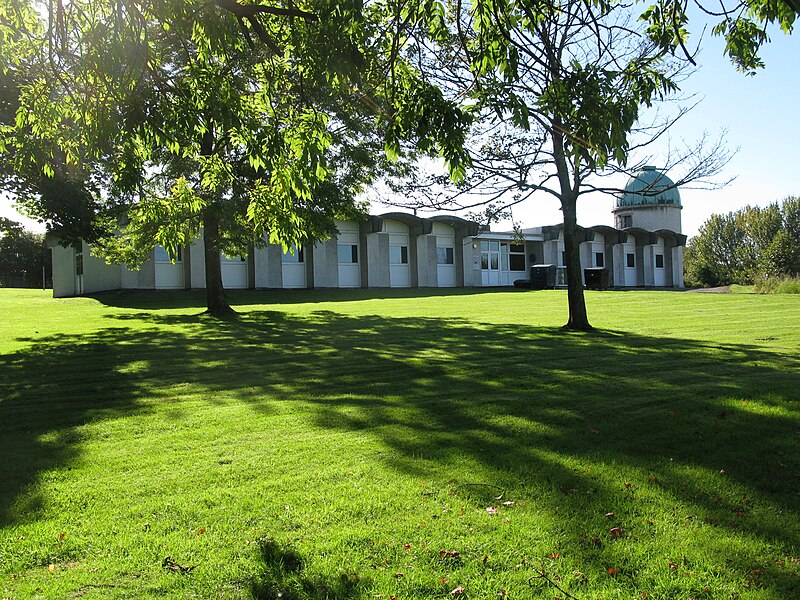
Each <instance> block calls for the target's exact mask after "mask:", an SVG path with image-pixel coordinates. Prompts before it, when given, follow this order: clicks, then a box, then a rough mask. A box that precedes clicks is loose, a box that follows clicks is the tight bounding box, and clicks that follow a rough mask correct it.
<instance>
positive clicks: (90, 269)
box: [82, 242, 120, 294]
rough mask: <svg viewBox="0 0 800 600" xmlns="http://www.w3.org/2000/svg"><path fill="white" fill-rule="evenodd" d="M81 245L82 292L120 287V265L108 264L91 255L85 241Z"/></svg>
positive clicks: (87, 292)
mask: <svg viewBox="0 0 800 600" xmlns="http://www.w3.org/2000/svg"><path fill="white" fill-rule="evenodd" d="M82 246H83V292H82V293H84V294H92V293H94V292H105V291H108V290H118V289H120V265H109V264H107V263H106V261H105V260H103V259H102V258H97V257H96V256H92V253H91V249H90V248H89V245H88V244H87V243H86V242H83V243H82Z"/></svg>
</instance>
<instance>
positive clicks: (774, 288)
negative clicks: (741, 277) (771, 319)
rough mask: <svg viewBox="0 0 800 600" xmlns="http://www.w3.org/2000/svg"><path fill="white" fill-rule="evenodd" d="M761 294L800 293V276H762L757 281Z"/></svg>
mask: <svg viewBox="0 0 800 600" xmlns="http://www.w3.org/2000/svg"><path fill="white" fill-rule="evenodd" d="M755 291H756V292H758V293H759V294H800V277H762V278H760V279H759V280H757V281H756V283H755Z"/></svg>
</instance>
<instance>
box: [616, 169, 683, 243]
mask: <svg viewBox="0 0 800 600" xmlns="http://www.w3.org/2000/svg"><path fill="white" fill-rule="evenodd" d="M674 185H675V184H674V183H673V182H672V180H671V179H670V178H669V177H667V176H666V175H664V173H662V172H660V171H658V170H657V169H656V168H655V167H650V166H647V167H642V168H641V169H640V170H638V171H637V172H636V173H634V175H633V177H631V178H630V180H629V181H628V183H627V184H626V185H625V191H624V192H623V193H622V194H620V195H618V196H617V198H616V201H615V204H614V210H613V211H612V212H613V213H614V224H615V226H616V228H617V229H627V228H628V227H641V228H642V229H648V230H650V231H656V230H658V229H669V230H671V231H674V232H675V233H680V232H681V208H682V206H681V195H680V193H679V192H678V188H676V187H674Z"/></svg>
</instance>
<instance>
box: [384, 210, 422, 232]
mask: <svg viewBox="0 0 800 600" xmlns="http://www.w3.org/2000/svg"><path fill="white" fill-rule="evenodd" d="M381 219H384V220H389V221H398V222H400V223H404V224H406V225H408V226H409V228H413V229H414V230H415V231H416V232H417V233H422V234H425V233H430V232H431V231H433V226H432V224H431V223H430V221H429V220H428V219H424V218H422V217H418V216H417V215H413V214H411V213H404V212H390V213H384V214H382V215H381Z"/></svg>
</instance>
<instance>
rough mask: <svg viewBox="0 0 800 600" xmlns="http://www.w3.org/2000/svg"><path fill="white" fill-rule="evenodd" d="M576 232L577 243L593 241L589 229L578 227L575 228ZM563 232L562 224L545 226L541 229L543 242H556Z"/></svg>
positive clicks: (591, 232)
mask: <svg viewBox="0 0 800 600" xmlns="http://www.w3.org/2000/svg"><path fill="white" fill-rule="evenodd" d="M576 229H577V232H578V241H579V242H591V241H592V240H593V239H594V232H593V231H591V230H590V229H587V228H585V227H581V226H580V225H578V226H577V228H576ZM563 230H564V224H563V223H561V224H559V225H545V226H544V227H542V237H543V238H544V241H545V242H549V241H550V240H557V239H558V236H559V235H561V232H562V231H563Z"/></svg>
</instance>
